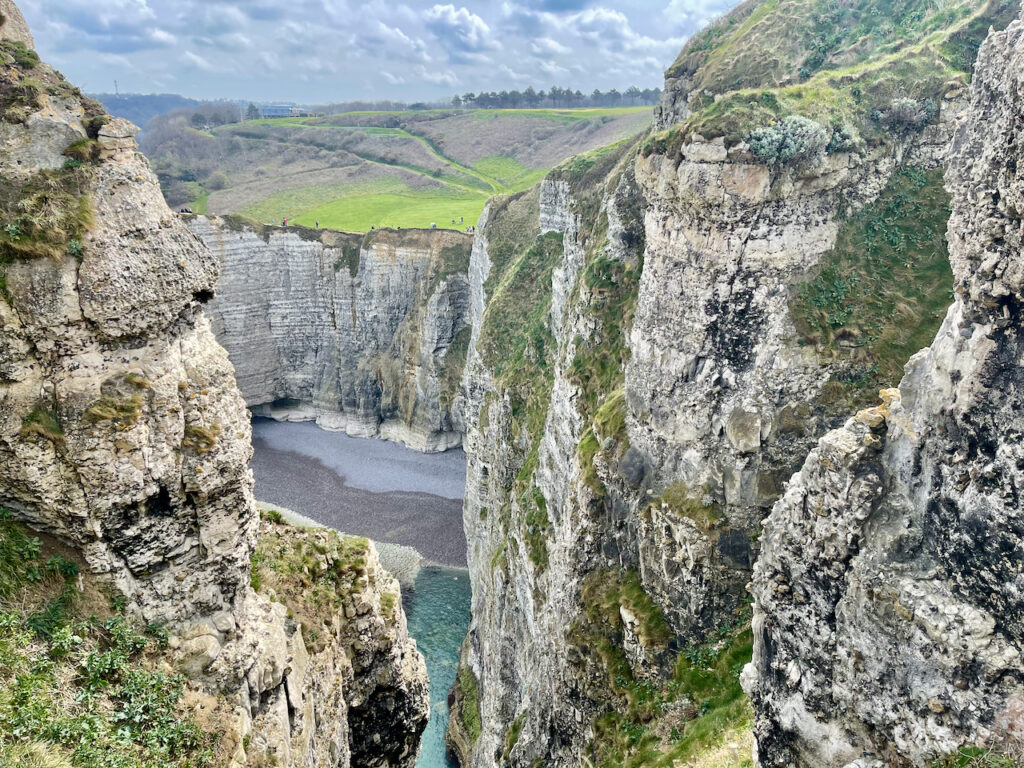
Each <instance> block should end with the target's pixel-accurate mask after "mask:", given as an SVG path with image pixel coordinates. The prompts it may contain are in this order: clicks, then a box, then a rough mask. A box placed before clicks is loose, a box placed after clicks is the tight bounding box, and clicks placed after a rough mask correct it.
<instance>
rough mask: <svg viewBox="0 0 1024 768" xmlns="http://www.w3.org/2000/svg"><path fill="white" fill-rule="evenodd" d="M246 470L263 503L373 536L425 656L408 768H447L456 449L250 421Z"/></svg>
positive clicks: (455, 656)
mask: <svg viewBox="0 0 1024 768" xmlns="http://www.w3.org/2000/svg"><path fill="white" fill-rule="evenodd" d="M253 448H254V456H253V461H252V466H253V473H254V476H255V481H256V496H257V498H258V499H260V500H261V503H260V506H261V507H263V508H264V509H274V510H278V511H283V513H284V514H285V515H286V516H288V517H290V518H291V519H292V521H293V522H300V523H303V522H304V523H306V524H320V525H324V526H327V527H329V528H333V529H335V530H338V531H341V532H342V533H346V534H350V535H359V536H367V537H368V538H371V539H373V540H374V542H375V543H376V544H377V547H378V549H379V551H380V554H381V559H382V562H383V563H384V564H385V567H387V568H388V570H390V571H391V572H392V573H394V574H395V575H396V576H397V577H398V578H399V580H400V581H401V582H402V599H403V607H404V609H405V612H406V615H407V617H408V622H409V634H410V635H411V636H412V637H413V638H414V639H415V640H416V642H417V644H418V645H419V649H420V651H421V652H422V653H423V655H424V657H425V658H426V662H427V673H428V675H429V677H430V699H431V701H430V708H431V713H430V722H429V724H428V725H427V729H426V731H425V732H424V734H423V741H422V748H421V751H420V757H419V760H418V761H417V763H416V765H417V768H451V767H452V766H453V764H452V763H451V762H450V761H449V759H448V757H447V755H446V754H445V742H444V734H445V731H446V729H447V727H448V701H447V697H448V690H449V689H450V688H451V686H452V684H453V683H454V682H455V676H456V672H457V670H458V663H459V647H460V645H461V644H462V640H463V638H464V637H465V635H466V631H467V629H468V627H469V619H470V583H469V573H468V571H467V570H466V567H465V566H466V539H465V534H464V532H463V530H462V496H463V489H464V487H465V475H466V464H465V454H464V453H463V452H462V450H461V449H454V450H450V451H447V452H445V453H434V454H425V453H420V452H418V451H414V450H412V449H410V448H406V447H405V446H403V445H399V444H397V443H393V442H388V441H384V440H372V439H366V438H354V437H349V436H348V435H346V434H344V433H340V432H330V431H326V430H323V429H320V428H319V427H318V426H316V425H315V424H312V423H309V422H300V423H282V422H276V421H272V420H269V419H261V418H256V419H254V420H253Z"/></svg>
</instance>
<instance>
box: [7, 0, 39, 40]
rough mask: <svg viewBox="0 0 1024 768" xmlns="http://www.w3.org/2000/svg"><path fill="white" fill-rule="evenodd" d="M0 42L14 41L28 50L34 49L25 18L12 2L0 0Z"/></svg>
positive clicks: (10, 0) (11, 0)
mask: <svg viewBox="0 0 1024 768" xmlns="http://www.w3.org/2000/svg"><path fill="white" fill-rule="evenodd" d="M0 40H14V41H16V42H19V43H24V44H25V45H26V46H27V47H29V48H35V47H36V44H35V41H34V40H33V39H32V33H31V32H30V31H29V28H28V24H26V23H25V17H24V16H22V15H21V11H20V10H19V9H18V6H16V5H15V4H14V2H13V0H0Z"/></svg>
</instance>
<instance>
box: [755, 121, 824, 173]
mask: <svg viewBox="0 0 1024 768" xmlns="http://www.w3.org/2000/svg"><path fill="white" fill-rule="evenodd" d="M828 143H829V133H828V131H827V130H826V129H825V128H824V127H823V126H822V125H821V124H820V123H817V122H815V121H814V120H811V119H810V118H807V117H803V116H802V115H790V116H789V117H787V118H785V119H784V120H782V121H780V122H778V123H776V124H775V125H773V126H771V127H770V128H758V129H757V130H756V131H754V132H752V133H751V134H750V135H749V136H748V137H747V144H748V145H749V146H750V151H751V152H753V153H754V156H755V157H756V158H757V159H758V160H760V161H761V162H762V163H764V164H765V165H770V166H773V167H775V168H781V167H792V168H797V167H801V166H810V165H814V164H815V163H817V162H819V161H820V160H821V158H822V157H823V156H824V154H825V148H826V147H827V146H828Z"/></svg>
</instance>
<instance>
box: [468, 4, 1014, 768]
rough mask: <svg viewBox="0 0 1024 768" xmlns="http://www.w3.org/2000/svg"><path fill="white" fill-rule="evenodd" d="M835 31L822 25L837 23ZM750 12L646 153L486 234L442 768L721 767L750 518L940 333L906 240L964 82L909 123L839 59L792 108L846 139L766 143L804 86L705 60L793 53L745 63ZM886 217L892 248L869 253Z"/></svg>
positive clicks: (733, 698)
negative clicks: (835, 106)
mask: <svg viewBox="0 0 1024 768" xmlns="http://www.w3.org/2000/svg"><path fill="white" fill-rule="evenodd" d="M799 5H801V3H800V2H796V1H795V0H791V2H789V3H787V6H788V7H790V9H791V10H792V8H793V7H794V6H799ZM849 5H850V4H848V6H849ZM853 5H854V6H855V7H853V10H850V8H849V7H847V6H844V8H843V9H842V10H841V12H842V13H847V12H848V13H850V14H851V15H852V16H853V17H854V18H853V21H856V22H858V23H859V22H860V21H861V20H862V19H863V18H864V16H863V15H862V12H863V13H864V14H866V13H867V10H865V7H864V6H863V5H862V4H853ZM757 6H758V4H757V3H756V2H755V3H748V4H744V6H741V7H740V8H739V9H737V11H736V12H735V13H734V14H731V15H730V16H729V17H727V18H726V19H725V20H724V21H723V22H722V26H721V27H720V28H716V29H713V30H712V34H709V35H707V36H706V37H707V39H706V40H704V41H703V42H702V40H695V43H694V45H693V47H690V48H689V49H688V51H684V55H683V56H682V57H681V58H680V61H679V62H677V64H676V65H675V66H674V67H673V69H672V70H670V72H669V73H668V75H667V78H668V79H667V89H666V91H667V93H666V96H665V101H664V103H663V106H662V109H661V111H660V118H659V119H660V120H661V124H660V125H661V127H663V128H665V129H666V130H664V131H662V132H660V133H658V134H655V135H653V136H650V137H645V138H641V139H640V140H639V141H638V142H637V144H635V145H633V146H632V147H627V146H617V147H614V148H611V149H609V150H607V151H605V152H603V153H597V154H591V155H588V156H584V157H581V158H577V159H575V160H574V161H572V162H570V163H567V164H565V165H564V166H563V167H561V168H559V169H557V170H556V171H555V172H553V173H552V174H551V175H550V176H549V177H548V179H546V180H545V181H544V182H543V184H542V185H541V186H540V187H539V188H538V189H536V190H534V191H533V192H531V193H528V194H524V195H521V196H518V197H515V198H512V199H501V200H497V201H493V202H492V204H491V205H490V206H489V207H488V210H487V211H486V212H485V214H484V217H483V218H482V219H481V223H480V227H479V230H478V232H479V234H478V236H477V239H476V242H475V244H474V249H473V256H472V260H471V264H470V270H469V278H470V296H471V307H472V326H473V331H472V337H471V343H470V350H469V356H468V364H467V368H466V377H465V379H464V391H465V397H466V410H465V414H466V417H465V418H466V440H465V447H466V451H467V459H468V477H467V487H466V506H465V511H464V522H465V526H466V532H467V539H468V542H469V561H470V573H471V578H472V580H473V587H474V589H473V622H472V625H471V628H470V633H469V637H468V639H467V642H466V644H465V646H464V648H463V659H462V669H461V671H460V678H459V681H458V682H457V684H456V686H455V687H454V688H453V691H452V700H453V702H454V707H453V718H452V724H451V730H450V739H449V742H450V745H451V747H452V749H453V751H454V752H455V753H456V754H457V756H458V757H459V759H460V761H461V762H462V763H463V764H464V765H471V766H494V765H511V766H531V765H535V764H537V763H538V761H539V762H543V763H544V764H546V765H550V766H577V765H584V764H591V765H607V766H612V765H623V764H626V760H627V758H628V759H629V760H632V761H634V762H633V763H631V764H640V762H641V758H640V757H639V756H640V755H647V756H648V757H649V759H651V760H656V759H664V760H666V761H667V760H669V759H672V760H678V761H681V762H680V763H679V764H685V761H686V760H688V759H693V758H694V757H695V755H696V754H697V753H698V752H699V751H700V750H702V749H706V748H709V747H713V746H715V744H716V740H720V739H721V738H722V736H721V735H720V734H723V733H730V734H733V733H736V734H740V736H737V741H740V740H741V735H742V723H743V722H744V721H745V720H746V718H747V717H748V715H747V710H746V709H745V706H746V704H745V701H744V699H743V697H742V693H741V691H740V687H739V681H738V671H739V669H740V668H741V667H742V665H743V663H744V662H745V661H746V660H747V659H749V654H750V647H751V643H752V640H751V635H750V630H749V624H748V622H749V618H750V614H749V610H748V608H747V604H748V602H749V598H748V597H747V595H746V589H745V587H746V585H747V583H748V582H749V580H750V578H751V576H752V572H753V566H754V563H755V561H756V559H757V557H758V553H759V552H761V551H763V549H764V547H765V541H764V540H759V537H760V531H761V525H762V523H763V521H764V518H765V517H766V516H767V515H768V513H769V511H770V510H771V509H772V506H773V504H774V503H775V502H776V501H777V500H778V499H779V497H780V496H781V495H782V493H783V492H784V490H785V487H786V483H787V481H788V480H789V478H790V477H791V475H792V473H793V472H794V471H795V470H796V469H798V468H799V466H800V465H801V463H802V462H803V461H804V459H805V458H806V456H807V454H808V452H809V451H810V450H811V449H812V448H813V447H814V445H815V444H816V442H817V441H818V439H819V438H821V436H822V435H824V434H825V433H826V432H828V431H829V430H830V429H832V428H834V427H836V426H838V425H841V424H842V423H843V421H845V419H846V418H847V416H848V414H849V413H851V412H853V410H854V407H853V406H854V405H855V404H857V403H859V402H861V401H862V400H863V399H864V397H865V393H866V392H868V391H871V390H875V391H877V388H878V386H879V384H881V383H883V382H884V383H888V382H892V383H895V380H896V379H893V378H891V377H892V376H893V370H896V371H898V370H901V369H902V366H903V364H904V363H905V362H906V360H907V359H908V357H909V356H910V354H912V352H913V351H916V350H917V349H919V348H920V344H921V342H920V341H918V342H917V343H916V344H915V345H913V346H911V344H912V343H913V340H914V339H915V338H916V337H914V336H913V334H912V333H911V332H910V330H911V329H912V328H921V327H924V328H928V329H929V331H928V333H929V334H930V333H933V332H934V329H935V328H937V327H938V325H939V323H940V322H941V307H944V306H945V303H946V301H947V300H948V295H949V294H948V291H949V286H950V279H949V273H948V268H947V267H946V265H945V264H944V263H943V262H944V261H945V259H944V248H945V244H944V239H943V238H942V237H941V236H937V237H933V235H934V233H933V232H932V231H931V230H930V229H929V228H928V227H929V226H930V225H926V224H925V220H926V219H928V220H939V221H941V222H943V226H942V228H943V229H944V222H945V218H946V216H947V211H946V208H945V204H946V198H945V197H944V195H943V193H942V189H941V169H942V166H943V164H944V163H945V162H946V155H947V147H948V143H949V140H950V137H951V136H952V134H953V132H954V130H955V128H956V125H957V122H958V120H959V119H960V116H961V112H962V110H963V108H964V106H965V93H966V92H965V89H964V87H963V84H964V82H965V80H966V76H965V75H964V74H963V73H962V72H960V70H956V69H949V68H945V66H944V65H943V66H940V67H938V68H937V69H934V70H933V69H927V67H933V66H934V64H935V60H934V59H929V60H928V62H927V63H926V64H922V66H925V67H926V68H925V69H923V70H916V72H917V75H915V77H917V79H916V80H914V82H913V83H911V82H910V81H909V80H907V81H902V80H901V81H900V83H901V85H900V87H905V88H907V89H914V92H915V93H917V94H918V95H919V100H918V101H915V100H913V99H907V100H906V103H904V102H899V100H898V99H896V100H894V99H893V98H892V95H893V91H892V90H891V88H892V86H893V83H892V81H891V80H887V81H886V85H885V88H884V89H882V88H881V86H880V84H879V81H875V80H874V79H873V78H875V77H876V76H879V71H878V69H877V66H876V65H877V64H878V62H875V63H874V64H872V65H871V66H865V67H860V66H859V65H858V66H856V67H854V66H853V65H854V64H856V61H853V60H852V59H850V57H853V58H854V59H855V58H856V57H857V56H860V55H861V54H862V53H863V51H866V50H868V48H867V47H865V48H864V49H863V50H856V51H854V50H852V49H851V50H847V51H846V54H847V57H846V58H843V57H842V56H840V54H839V53H837V54H836V56H837V57H839V58H841V59H842V61H841V62H837V68H838V66H839V64H842V65H843V66H851V67H852V70H851V72H845V73H841V74H837V75H833V74H832V73H830V72H825V73H823V74H822V75H821V76H820V78H818V79H817V80H816V81H815V85H820V86H822V87H823V88H826V89H832V92H833V93H834V94H835V95H836V98H837V99H845V98H846V95H847V90H845V89H849V88H850V82H851V81H850V80H849V79H844V78H847V77H852V78H854V80H856V81H857V83H858V84H857V88H856V89H855V90H857V92H858V93H859V94H860V96H859V97H857V98H856V99H854V100H852V101H850V102H847V101H843V102H842V103H843V104H845V105H846V106H850V105H851V104H852V105H853V106H850V111H849V112H848V113H846V117H848V118H849V120H850V121H851V122H850V123H849V124H846V125H838V124H836V123H831V124H830V123H829V122H828V120H829V119H830V118H827V117H825V116H822V115H820V114H819V115H816V117H818V118H820V119H821V120H823V121H824V122H823V123H816V122H815V121H814V120H812V119H810V118H806V119H805V120H800V119H798V120H796V121H795V122H793V123H788V124H787V123H785V121H784V120H783V119H781V117H782V115H785V114H786V113H787V111H788V110H793V111H796V112H797V113H798V114H800V115H805V114H806V112H805V111H812V109H813V108H812V107H810V106H809V105H808V104H807V103H806V102H804V101H802V99H804V98H805V97H806V95H807V94H806V91H805V90H804V89H803V88H802V87H801V86H800V85H799V83H801V82H803V81H805V80H807V79H808V78H809V77H810V76H809V75H808V74H806V73H800V72H798V71H797V70H798V68H797V67H796V66H793V67H791V68H790V69H791V70H792V71H786V72H778V73H774V74H773V76H775V79H774V80H771V79H770V78H768V76H767V75H765V77H766V78H768V81H769V82H770V83H771V86H772V88H769V90H771V92H770V93H769V92H768V91H765V92H764V93H762V94H761V95H760V96H759V97H758V100H756V101H752V100H751V97H750V94H749V92H747V91H745V90H742V88H741V90H740V91H737V92H736V93H732V92H731V91H732V89H733V88H736V86H735V85H728V86H726V85H723V84H734V83H735V81H736V78H737V77H738V76H739V75H738V70H739V69H740V64H735V66H734V63H733V62H732V60H730V59H727V58H723V57H712V56H711V55H710V54H709V53H708V51H709V50H712V49H714V47H715V45H718V44H719V43H718V42H716V40H724V41H726V43H727V44H728V45H729V46H735V50H736V51H737V55H739V56H747V55H748V53H749V55H750V56H751V57H753V58H756V57H757V55H758V53H757V51H758V49H757V46H760V45H763V44H764V40H765V39H768V38H769V37H770V36H771V35H775V34H778V35H789V36H790V38H792V37H793V35H792V33H793V30H792V29H791V28H790V27H791V26H792V25H791V24H789V23H788V22H789V20H791V19H792V18H793V17H792V16H787V15H786V14H781V15H780V16H778V17H775V16H774V11H772V10H770V9H769V10H768V11H766V12H764V13H762V14H760V15H759V16H758V19H759V21H758V22H757V24H758V25H759V26H757V30H756V32H757V34H756V35H754V33H751V34H752V35H754V37H752V38H750V39H747V38H745V37H744V35H746V34H747V31H749V29H750V26H749V25H744V24H743V23H742V22H743V21H744V19H746V18H747V17H748V16H749V15H750V11H751V10H752V9H754V8H756V7H757ZM851 7H852V6H851ZM922 7H923V6H922ZM995 7H996V6H994V5H992V4H989V5H987V6H986V8H985V9H978V8H977V7H971V6H969V4H964V5H961V6H959V10H958V11H957V13H960V14H961V17H959V18H960V21H964V19H969V20H970V23H969V24H968V23H966V22H965V23H963V24H960V22H957V25H955V26H954V27H950V28H949V29H947V30H945V31H944V32H943V34H949V35H950V36H951V38H952V37H953V36H956V35H961V36H962V37H963V38H969V37H970V35H981V36H983V35H984V31H985V30H987V28H988V23H989V22H990V21H991V22H992V23H995V21H994V19H995V17H992V16H985V14H986V13H990V12H993V8H995ZM772 8H774V6H772ZM999 8H1002V6H999ZM837 12H839V11H837ZM1000 12H1001V11H1000ZM928 13H930V11H928ZM859 14H860V15H859ZM972 14H974V15H976V16H977V18H974V16H972ZM982 22H984V24H983V26H984V28H985V30H981V31H980V32H979V31H978V27H979V25H980V24H982ZM935 23H940V22H938V21H936V22H935ZM855 29H861V28H860V27H856V26H855V25H854V24H853V23H852V22H851V25H850V26H849V28H847V27H843V30H844V34H845V33H846V32H848V31H851V30H855ZM968 30H969V32H968ZM918 31H920V30H918ZM762 32H764V33H765V36H764V38H763V39H761V38H758V39H756V40H755V39H754V38H756V37H757V36H758V35H761V33H762ZM768 32H771V35H768V34H767V33H768ZM854 37H856V36H854ZM801 39H802V38H801ZM956 39H957V44H958V45H959V44H963V42H964V41H963V39H961V38H960V37H957V38H956ZM979 39H980V38H979ZM737 41H738V42H737ZM744 43H748V44H749V46H748V47H747V48H744V46H743V44H744ZM801 44H802V43H801ZM722 45H725V43H723V44H722ZM762 52H763V51H762ZM919 53H920V51H919V50H918V49H917V48H916V47H913V46H911V47H909V48H908V50H907V51H906V56H907V61H906V62H904V63H908V66H909V63H910V62H913V64H914V66H915V67H916V66H917V64H918V63H921V62H919V61H918V60H917V58H916V57H917V56H918V54H919ZM723 62H724V63H723ZM748 63H749V62H748ZM790 63H792V62H790ZM890 63H891V62H890ZM741 64H742V62H741ZM761 64H763V62H761ZM761 64H759V65H758V66H760V65H761ZM765 66H768V65H765ZM716 67H718V68H721V67H725V69H726V70H728V71H725V72H722V71H718V70H716V69H715V68H716ZM837 71H838V69H837ZM957 72H960V74H957ZM866 73H870V74H866ZM758 74H759V71H758V69H757V68H756V67H753V68H750V67H748V68H747V69H746V70H744V74H743V76H744V77H747V78H752V77H755V76H757V75H758ZM904 75H905V73H902V74H898V75H895V77H897V79H898V78H900V77H904ZM780 84H781V85H784V86H785V87H777V88H776V87H775V86H780ZM747 86H749V87H760V86H759V85H758V83H756V82H752V83H745V84H744V87H747ZM716 89H717V90H716ZM719 94H721V95H722V96H723V98H720V99H716V98H712V97H714V96H716V95H719ZM861 97H863V98H861ZM871 100H874V101H875V103H877V104H879V106H880V108H879V109H877V110H874V111H870V110H867V109H866V105H867V104H868V102H869V101H871ZM762 109H763V110H764V111H761V110H762ZM904 109H905V110H906V111H907V114H910V117H909V118H907V120H908V122H903V123H901V122H899V120H903V119H904V118H903V112H901V110H904ZM885 110H888V112H886V111H885ZM914 110H919V112H915V111H914ZM911 113H913V114H911ZM918 114H920V115H922V117H921V118H920V119H918V118H917V117H916V115H918ZM924 116H926V117H924ZM831 119H834V116H833V117H832V118H831ZM680 121H681V122H680ZM748 121H749V122H748ZM854 122H856V126H857V127H854V124H853V123H854ZM677 123H678V124H677ZM756 125H768V126H771V130H775V131H777V132H779V131H785V130H789V129H790V128H792V126H796V128H794V129H793V130H794V131H797V132H798V131H801V130H806V131H808V132H809V133H805V134H802V137H801V138H799V139H796V140H794V141H795V144H796V145H799V146H802V147H806V146H814V147H815V150H814V153H813V154H814V157H813V158H812V160H811V161H810V162H796V161H794V160H793V157H791V156H785V157H783V153H779V152H777V153H776V154H775V155H771V153H770V151H768V150H766V149H765V144H760V143H758V141H754V140H751V141H747V140H746V139H747V138H748V137H750V136H751V135H752V131H753V130H754V127H753V126H756ZM765 135H766V136H767V137H768V138H771V137H772V136H773V135H774V136H779V135H780V134H778V133H776V134H771V133H770V130H769V132H768V133H767V134H765ZM808 135H813V136H814V137H816V138H812V139H810V140H808V141H807V142H806V143H805V141H804V140H805V138H806V137H807V136H808ZM790 138H792V137H790ZM780 141H782V139H780ZM814 142H817V144H815V143H814ZM787 151H788V150H787ZM911 200H912V201H913V202H912V203H909V204H908V202H907V201H911ZM901 217H912V218H908V219H906V220H909V221H912V222H913V224H912V227H916V229H914V230H913V231H912V232H910V233H909V234H907V233H905V232H903V231H902V230H900V231H895V230H894V229H889V228H888V227H891V226H892V224H891V223H892V222H893V221H896V220H900V221H903V220H904V218H901ZM879 231H882V232H883V235H884V236H883V237H882V238H881V239H882V240H884V241H885V242H883V243H882V244H881V245H880V244H879V242H878V239H879V237H878V235H877V234H870V233H877V232H879ZM866 232H867V233H869V235H865V234H864V233H866ZM911 241H913V242H914V243H919V244H922V245H920V248H921V251H920V252H919V251H916V250H914V251H913V253H910V251H911V250H913V249H914V248H917V247H919V246H918V245H912V246H911V247H910V250H908V247H907V243H910V242H911ZM929 260H930V261H929ZM851 263H852V266H851ZM525 275H529V281H530V284H529V285H526V279H525V277H524V276H525ZM882 276H884V277H882ZM901 281H905V282H904V283H903V284H902V285H900V287H899V288H897V289H896V290H895V291H892V290H891V284H893V283H899V282H901ZM887 283H888V284H887ZM858 286H860V287H858ZM910 286H913V288H912V289H911V290H906V289H907V288H908V287H910ZM858 291H860V292H861V293H859V294H858V296H859V298H857V299H856V300H854V298H852V297H853V296H854V294H857V292H858ZM900 291H905V292H906V295H907V296H908V300H909V301H910V302H911V303H912V304H914V307H913V309H911V310H909V311H908V312H907V313H906V314H905V315H904V314H902V313H903V311H904V310H903V309H901V308H899V307H898V306H895V305H897V304H899V303H900V301H899V295H898V294H899V292H900ZM894 296H895V298H894ZM937 303H938V304H939V307H940V311H939V312H938V313H936V312H934V311H933V308H934V305H935V304H937ZM511 337H514V338H517V339H520V342H519V343H517V344H513V343H502V341H501V340H502V339H504V338H511ZM793 626H794V627H796V626H798V625H796V624H794V625H793ZM795 631H796V629H794V632H795ZM748 738H749V735H748ZM808 738H810V737H808ZM737 759H738V758H737ZM783 764H785V759H784V758H780V760H779V762H778V765H783ZM808 764H813V763H808Z"/></svg>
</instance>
